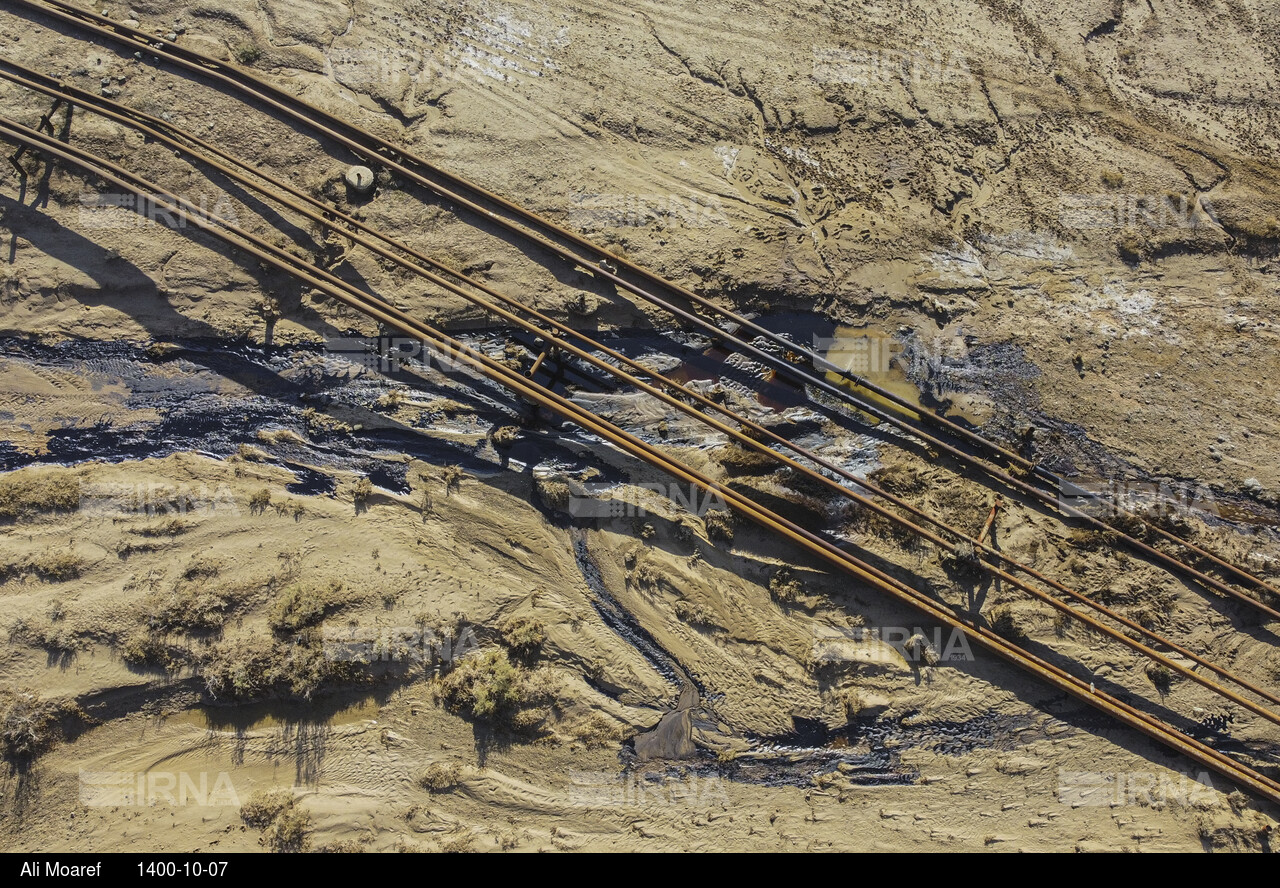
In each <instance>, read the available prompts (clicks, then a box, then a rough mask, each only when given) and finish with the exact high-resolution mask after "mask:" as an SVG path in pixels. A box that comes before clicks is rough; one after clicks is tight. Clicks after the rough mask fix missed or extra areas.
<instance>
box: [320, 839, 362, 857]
mask: <svg viewBox="0 0 1280 888" xmlns="http://www.w3.org/2000/svg"><path fill="white" fill-rule="evenodd" d="M368 844H369V840H368V839H339V840H338V841H336V842H326V843H325V844H323V845H320V846H319V847H318V848H316V849H315V853H316V854H363V853H364V852H365V850H366V848H365V846H366V845H368Z"/></svg>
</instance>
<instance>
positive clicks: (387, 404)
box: [378, 389, 405, 411]
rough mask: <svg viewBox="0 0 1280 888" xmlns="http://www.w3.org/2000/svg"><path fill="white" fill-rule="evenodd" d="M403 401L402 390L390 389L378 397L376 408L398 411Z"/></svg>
mask: <svg viewBox="0 0 1280 888" xmlns="http://www.w3.org/2000/svg"><path fill="white" fill-rule="evenodd" d="M404 401H405V396H404V390H403V389H391V390H389V391H385V392H383V393H382V394H381V395H379V396H378V408H379V409H381V410H393V411H394V410H399V409H400V407H401V406H403V404H404Z"/></svg>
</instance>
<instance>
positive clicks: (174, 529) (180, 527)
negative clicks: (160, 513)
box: [135, 518, 189, 538]
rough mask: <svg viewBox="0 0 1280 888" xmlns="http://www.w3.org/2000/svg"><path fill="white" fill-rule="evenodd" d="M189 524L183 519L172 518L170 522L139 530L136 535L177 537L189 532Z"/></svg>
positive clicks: (162, 522)
mask: <svg viewBox="0 0 1280 888" xmlns="http://www.w3.org/2000/svg"><path fill="white" fill-rule="evenodd" d="M188 526H189V525H188V524H187V522H185V521H183V520H182V519H181V518H170V519H169V520H168V521H161V522H160V523H159V524H152V525H149V526H147V527H140V528H138V529H137V530H136V531H135V533H137V534H139V535H140V536H144V537H152V538H154V537H175V536H178V535H179V534H183V533H186V532H187V529H188Z"/></svg>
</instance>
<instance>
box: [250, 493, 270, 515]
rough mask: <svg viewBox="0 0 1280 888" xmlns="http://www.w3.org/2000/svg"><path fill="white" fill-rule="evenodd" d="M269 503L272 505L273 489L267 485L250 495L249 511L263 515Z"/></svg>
mask: <svg viewBox="0 0 1280 888" xmlns="http://www.w3.org/2000/svg"><path fill="white" fill-rule="evenodd" d="M269 505H271V491H270V490H267V488H265V487H263V488H262V489H261V490H259V491H257V492H256V493H254V494H253V495H252V496H251V497H249V511H250V512H251V513H253V514H255V515H261V514H262V513H263V512H265V511H266V510H267V506H269Z"/></svg>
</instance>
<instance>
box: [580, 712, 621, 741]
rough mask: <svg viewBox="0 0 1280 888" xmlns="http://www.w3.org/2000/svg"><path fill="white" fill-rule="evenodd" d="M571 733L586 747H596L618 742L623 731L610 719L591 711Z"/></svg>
mask: <svg viewBox="0 0 1280 888" xmlns="http://www.w3.org/2000/svg"><path fill="white" fill-rule="evenodd" d="M573 735H574V737H575V738H577V739H578V740H579V741H581V743H582V744H583V745H584V746H586V747H587V748H588V749H597V748H600V747H605V746H612V745H614V744H616V743H620V742H621V741H622V736H623V731H622V729H621V728H620V727H619V726H618V724H617V723H615V722H614V721H612V720H611V719H609V718H606V717H605V716H604V715H602V714H601V713H599V712H592V713H591V714H590V715H588V716H587V717H586V718H585V719H583V721H582V723H581V724H579V725H578V726H577V727H576V728H574V731H573Z"/></svg>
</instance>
